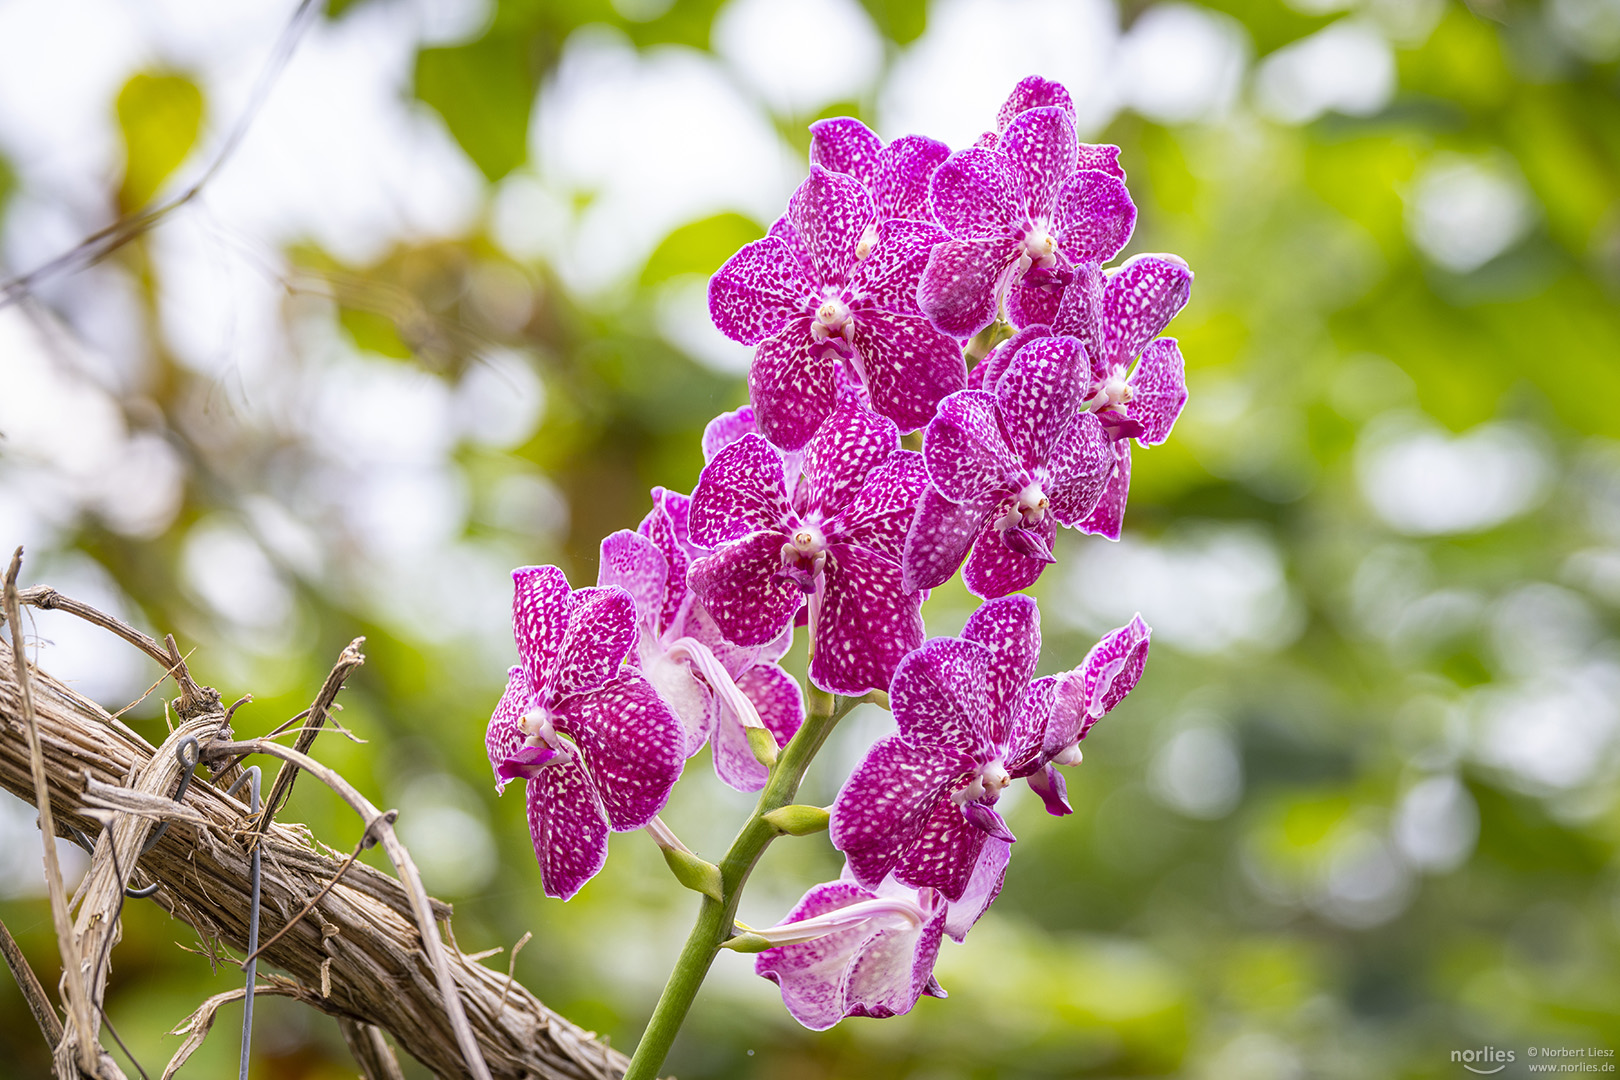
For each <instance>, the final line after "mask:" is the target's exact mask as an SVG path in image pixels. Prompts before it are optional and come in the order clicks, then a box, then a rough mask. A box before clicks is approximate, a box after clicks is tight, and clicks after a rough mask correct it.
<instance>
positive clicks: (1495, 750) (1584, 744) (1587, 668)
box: [1472, 660, 1620, 793]
mask: <svg viewBox="0 0 1620 1080" xmlns="http://www.w3.org/2000/svg"><path fill="white" fill-rule="evenodd" d="M1472 712H1473V717H1474V721H1475V753H1476V755H1477V756H1478V758H1479V759H1480V760H1481V761H1483V762H1485V763H1486V764H1488V765H1494V766H1496V767H1497V768H1499V769H1502V770H1504V771H1505V772H1507V773H1508V774H1509V775H1511V776H1513V777H1515V778H1516V779H1517V780H1518V781H1519V783H1520V784H1521V786H1523V787H1525V788H1527V789H1528V790H1531V791H1535V792H1540V793H1547V792H1552V791H1560V790H1566V789H1569V788H1574V787H1578V786H1580V785H1582V784H1585V783H1587V782H1588V781H1591V780H1593V779H1596V778H1598V777H1599V776H1600V775H1603V774H1604V772H1605V763H1606V761H1607V760H1608V759H1609V758H1610V757H1611V756H1612V755H1613V751H1614V748H1615V743H1616V737H1617V735H1620V663H1616V662H1615V661H1614V660H1594V661H1592V662H1590V663H1587V664H1583V665H1581V666H1580V667H1577V668H1566V669H1562V670H1556V671H1551V672H1548V673H1546V674H1545V675H1543V676H1539V677H1537V678H1534V679H1529V680H1525V681H1523V682H1519V683H1514V684H1509V685H1506V686H1490V687H1487V688H1484V689H1482V690H1480V691H1479V692H1478V693H1477V694H1476V695H1475V696H1474V699H1473V709H1472Z"/></svg>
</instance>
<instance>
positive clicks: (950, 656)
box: [889, 638, 993, 756]
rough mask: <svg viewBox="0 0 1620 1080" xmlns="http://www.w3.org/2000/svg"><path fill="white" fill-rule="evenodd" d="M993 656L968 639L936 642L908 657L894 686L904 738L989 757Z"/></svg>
mask: <svg viewBox="0 0 1620 1080" xmlns="http://www.w3.org/2000/svg"><path fill="white" fill-rule="evenodd" d="M992 657H993V654H992V653H991V651H990V649H988V648H987V647H985V646H984V645H982V644H980V643H978V642H976V641H968V640H964V639H962V638H933V639H932V640H930V641H928V642H925V643H924V644H923V645H922V647H921V648H918V649H917V650H916V651H914V652H912V653H911V654H910V655H908V656H907V657H906V658H905V660H903V661H902V662H901V663H900V666H899V667H898V668H896V669H895V673H894V681H893V683H891V684H890V686H889V705H890V708H891V709H893V710H894V719H895V723H896V724H898V725H899V727H900V735H901V737H902V738H905V739H907V740H909V741H911V742H913V743H918V744H925V745H928V746H935V747H950V748H951V749H953V750H957V751H960V752H962V753H964V754H970V755H979V756H984V755H986V754H987V753H989V750H990V745H991V744H990V706H989V703H988V701H987V699H986V696H985V686H986V683H985V680H986V678H987V676H988V674H989V671H990V663H991V660H992Z"/></svg>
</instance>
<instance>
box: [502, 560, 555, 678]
mask: <svg viewBox="0 0 1620 1080" xmlns="http://www.w3.org/2000/svg"><path fill="white" fill-rule="evenodd" d="M568 593H569V589H568V578H567V576H565V575H564V574H563V572H562V571H561V570H559V569H557V568H556V567H555V566H520V567H518V568H517V569H516V570H513V571H512V636H513V637H515V638H516V639H517V652H518V660H519V662H520V663H522V665H523V670H524V671H526V672H528V675H529V685H530V686H531V687H533V688H534V691H535V693H537V694H544V693H546V692H547V691H548V690H549V688H550V686H551V682H552V679H553V678H554V676H555V674H556V670H557V658H558V656H559V655H561V653H562V644H563V637H564V635H566V634H567V633H568Z"/></svg>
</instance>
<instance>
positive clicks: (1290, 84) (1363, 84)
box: [1255, 18, 1395, 124]
mask: <svg viewBox="0 0 1620 1080" xmlns="http://www.w3.org/2000/svg"><path fill="white" fill-rule="evenodd" d="M1255 90H1256V93H1257V95H1258V97H1259V104H1260V108H1261V110H1262V111H1264V112H1265V113H1267V114H1268V115H1270V116H1272V117H1274V118H1275V119H1278V120H1281V121H1283V122H1284V123H1289V124H1304V123H1309V122H1310V121H1312V120H1315V119H1316V118H1317V117H1318V116H1321V115H1322V114H1323V113H1325V112H1330V111H1332V112H1341V113H1346V114H1348V115H1350V116H1371V115H1372V114H1373V113H1376V112H1378V111H1379V110H1381V109H1383V107H1384V106H1385V105H1387V104H1389V101H1390V98H1392V97H1393V96H1394V94H1395V54H1394V51H1393V50H1392V49H1391V48H1390V45H1389V42H1388V41H1386V40H1385V39H1384V36H1383V35H1382V34H1381V33H1379V32H1378V30H1377V28H1376V27H1374V26H1373V25H1372V24H1371V23H1369V22H1365V21H1363V20H1361V19H1357V18H1349V19H1341V20H1339V21H1338V22H1336V23H1333V24H1332V25H1330V26H1327V27H1325V28H1323V29H1321V30H1318V31H1317V32H1316V33H1314V34H1312V35H1311V36H1309V37H1307V38H1302V39H1301V40H1299V41H1295V42H1292V43H1291V44H1288V45H1285V46H1283V47H1282V48H1280V49H1278V50H1277V51H1276V52H1274V53H1272V54H1270V55H1269V56H1267V57H1266V58H1265V59H1263V60H1262V61H1261V62H1260V65H1259V68H1258V69H1257V71H1256V73H1255Z"/></svg>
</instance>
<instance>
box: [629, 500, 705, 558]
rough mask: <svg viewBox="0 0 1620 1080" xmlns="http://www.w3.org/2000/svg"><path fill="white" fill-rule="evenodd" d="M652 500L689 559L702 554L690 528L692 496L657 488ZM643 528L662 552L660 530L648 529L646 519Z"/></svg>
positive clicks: (666, 553)
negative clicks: (694, 541)
mask: <svg viewBox="0 0 1620 1080" xmlns="http://www.w3.org/2000/svg"><path fill="white" fill-rule="evenodd" d="M652 500H653V506H654V507H655V508H657V509H660V510H662V511H663V512H664V516H665V518H666V519H667V520H668V522H669V529H670V532H671V533H672V534H673V535H674V537H675V543H676V545H677V546H678V547H679V548H680V550H681V551H682V552H683V553H684V554H685V555H686V556H687V558H691V557H692V556H693V555H696V554H701V553H702V552H703V549H702V548H700V547H698V546H697V545H696V544H694V543H692V531H691V527H690V518H691V514H692V496H690V495H683V494H682V493H681V492H679V491H670V490H669V489H668V488H663V487H655V488H653V489H652ZM642 526H643V528H642V529H641V530H640V531H641V533H642V535H643V536H648V537H651V538H652V540H653V542H654V543H656V544H658V545H659V548H660V550H663V545H664V541H663V540H662V539H660V538H659V535H658V530H656V529H652V528H649V527H647V522H646V520H645V519H644V520H643V521H642ZM664 557H665V558H666V559H667V558H669V552H668V551H667V550H666V551H664ZM684 579H685V575H684V574H682V580H684Z"/></svg>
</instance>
